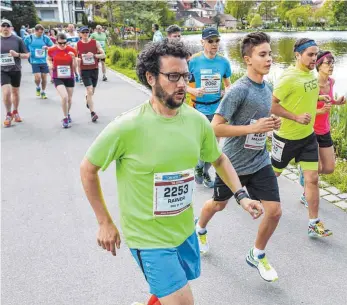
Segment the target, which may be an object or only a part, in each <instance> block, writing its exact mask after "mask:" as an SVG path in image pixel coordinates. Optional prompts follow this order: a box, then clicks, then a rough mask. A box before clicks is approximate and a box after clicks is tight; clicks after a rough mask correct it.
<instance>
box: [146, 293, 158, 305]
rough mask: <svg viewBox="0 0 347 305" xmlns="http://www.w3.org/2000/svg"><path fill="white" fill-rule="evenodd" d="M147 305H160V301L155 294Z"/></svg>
mask: <svg viewBox="0 0 347 305" xmlns="http://www.w3.org/2000/svg"><path fill="white" fill-rule="evenodd" d="M147 305H160V301H159V299H158V298H157V297H156V296H155V295H154V294H153V295H152V296H151V298H150V299H149V301H148V303H147Z"/></svg>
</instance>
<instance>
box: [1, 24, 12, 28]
mask: <svg viewBox="0 0 347 305" xmlns="http://www.w3.org/2000/svg"><path fill="white" fill-rule="evenodd" d="M1 27H2V28H10V25H9V24H6V23H5V24H2V25H1Z"/></svg>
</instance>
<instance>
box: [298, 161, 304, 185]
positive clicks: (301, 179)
mask: <svg viewBox="0 0 347 305" xmlns="http://www.w3.org/2000/svg"><path fill="white" fill-rule="evenodd" d="M299 183H300V185H301V186H302V187H304V186H305V178H304V172H303V171H302V168H301V166H300V165H299Z"/></svg>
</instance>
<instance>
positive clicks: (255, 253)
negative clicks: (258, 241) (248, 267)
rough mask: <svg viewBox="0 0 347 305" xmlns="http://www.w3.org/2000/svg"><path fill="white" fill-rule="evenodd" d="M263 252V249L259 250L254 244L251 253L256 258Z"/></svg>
mask: <svg viewBox="0 0 347 305" xmlns="http://www.w3.org/2000/svg"><path fill="white" fill-rule="evenodd" d="M262 254H265V250H260V249H258V248H256V247H255V246H254V248H253V255H254V256H255V257H256V258H258V256H259V255H262Z"/></svg>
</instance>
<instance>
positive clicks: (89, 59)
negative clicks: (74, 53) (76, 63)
mask: <svg viewBox="0 0 347 305" xmlns="http://www.w3.org/2000/svg"><path fill="white" fill-rule="evenodd" d="M82 62H83V64H84V65H94V64H95V60H94V56H88V55H87V54H82Z"/></svg>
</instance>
